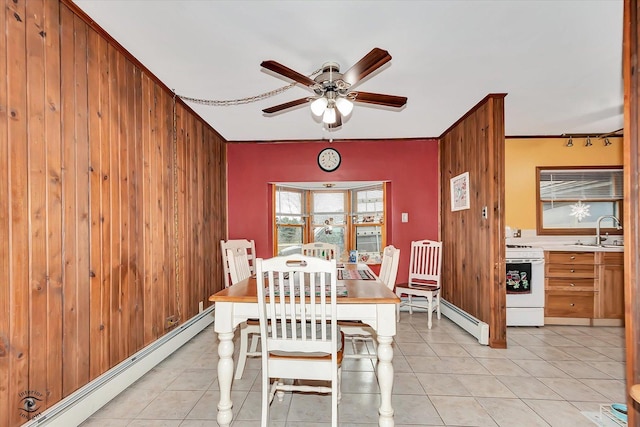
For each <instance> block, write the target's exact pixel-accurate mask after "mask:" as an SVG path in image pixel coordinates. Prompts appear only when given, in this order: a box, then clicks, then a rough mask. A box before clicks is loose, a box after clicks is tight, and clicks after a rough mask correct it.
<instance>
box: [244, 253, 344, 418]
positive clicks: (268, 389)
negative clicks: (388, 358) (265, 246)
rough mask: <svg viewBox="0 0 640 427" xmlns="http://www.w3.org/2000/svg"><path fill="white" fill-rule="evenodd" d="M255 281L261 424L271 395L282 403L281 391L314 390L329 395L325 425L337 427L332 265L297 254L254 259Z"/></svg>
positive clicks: (338, 348) (337, 338)
mask: <svg viewBox="0 0 640 427" xmlns="http://www.w3.org/2000/svg"><path fill="white" fill-rule="evenodd" d="M256 278H257V288H258V289H257V291H258V292H257V293H258V313H259V315H260V336H261V349H262V418H261V420H262V422H261V425H262V426H263V427H266V426H267V425H268V423H269V407H270V406H271V402H272V401H273V397H274V395H277V396H278V400H279V401H282V400H283V398H284V392H285V391H302V392H310V391H315V392H319V393H331V425H332V426H337V425H338V401H339V398H340V395H339V393H340V376H341V371H340V369H341V368H340V367H341V364H342V347H343V344H344V337H343V335H342V333H341V332H340V329H339V328H338V324H337V322H336V318H337V306H336V299H337V291H336V284H337V269H336V261H335V260H323V259H319V258H315V257H308V256H304V255H297V254H294V255H288V256H279V257H275V258H270V259H266V260H263V259H261V258H258V259H257V260H256ZM272 378H273V379H274V382H273V384H271V379H272ZM285 379H286V380H287V381H285ZM303 380H309V381H330V386H326V385H313V384H314V383H311V384H307V385H305V384H304V381H303Z"/></svg>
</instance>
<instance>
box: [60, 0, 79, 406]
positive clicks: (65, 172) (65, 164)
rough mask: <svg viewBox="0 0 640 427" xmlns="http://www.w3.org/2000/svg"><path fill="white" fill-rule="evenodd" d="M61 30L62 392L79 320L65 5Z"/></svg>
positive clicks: (73, 359) (71, 380)
mask: <svg viewBox="0 0 640 427" xmlns="http://www.w3.org/2000/svg"><path fill="white" fill-rule="evenodd" d="M60 21H61V34H60V40H61V41H60V54H61V66H62V67H61V87H62V98H61V102H62V104H61V114H62V117H61V118H62V123H63V124H62V204H63V212H62V228H63V229H64V230H65V232H64V233H63V241H62V245H63V246H62V250H63V260H64V264H63V280H62V301H63V305H62V308H63V315H62V326H63V335H62V347H63V348H62V351H63V353H62V354H63V360H62V362H63V366H64V369H63V378H62V392H63V396H68V395H69V394H71V392H73V391H74V390H75V389H77V388H78V384H79V382H78V366H77V363H78V355H77V352H76V351H77V338H78V329H77V328H78V321H77V313H78V312H77V308H78V307H77V299H76V297H77V289H76V285H77V283H78V274H77V268H78V265H77V257H76V256H77V252H76V251H77V248H76V243H77V240H76V233H77V231H78V230H77V224H78V218H77V212H76V200H75V197H76V196H77V194H76V191H75V182H74V178H75V176H76V151H75V143H74V142H75V136H74V132H75V129H74V126H75V113H76V111H75V106H74V97H75V89H74V87H75V80H74V62H75V58H74V26H73V21H74V15H73V13H71V11H69V10H68V9H66V8H62V9H61V10H60Z"/></svg>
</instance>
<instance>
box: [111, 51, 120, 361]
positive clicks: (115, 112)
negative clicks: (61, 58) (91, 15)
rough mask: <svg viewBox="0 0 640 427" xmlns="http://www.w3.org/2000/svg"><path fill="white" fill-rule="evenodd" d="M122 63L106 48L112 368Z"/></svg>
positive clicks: (116, 337)
mask: <svg viewBox="0 0 640 427" xmlns="http://www.w3.org/2000/svg"><path fill="white" fill-rule="evenodd" d="M120 61H123V59H122V57H121V55H120V53H119V52H118V51H117V50H116V49H115V48H114V47H112V46H111V45H110V46H109V75H110V78H111V81H110V86H109V110H110V111H109V113H110V114H109V126H110V130H109V134H110V145H109V149H108V153H109V164H110V172H111V174H110V175H109V191H110V197H109V199H110V203H111V209H110V216H111V224H112V227H111V230H110V231H111V236H110V238H111V260H110V262H111V264H110V265H109V267H108V268H109V270H110V271H111V283H110V289H111V296H110V298H111V313H110V316H109V317H110V321H109V326H110V336H109V344H110V345H109V347H110V349H109V350H110V356H109V359H110V365H111V366H114V365H116V364H117V363H118V362H120V361H121V360H122V358H123V357H124V356H123V354H122V350H123V348H122V318H121V317H122V302H121V286H122V285H121V282H122V280H121V279H122V277H121V275H120V260H121V258H120V256H121V250H120V248H121V245H122V244H121V240H120V236H121V233H122V228H121V227H122V222H121V212H120V142H121V141H120V138H121V135H120V114H121V113H120V88H119V85H120V84H121V83H120V82H121V78H122V77H121V74H120V73H119V62H120Z"/></svg>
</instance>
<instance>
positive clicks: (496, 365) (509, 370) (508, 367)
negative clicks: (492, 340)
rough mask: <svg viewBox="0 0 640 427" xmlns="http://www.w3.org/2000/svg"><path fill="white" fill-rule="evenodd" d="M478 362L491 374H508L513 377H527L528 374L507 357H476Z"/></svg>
mask: <svg viewBox="0 0 640 427" xmlns="http://www.w3.org/2000/svg"><path fill="white" fill-rule="evenodd" d="M477 360H478V363H480V364H481V365H482V366H484V367H485V369H486V370H487V371H489V372H490V373H491V374H493V375H508V376H514V377H528V376H530V374H529V373H528V372H527V371H525V370H524V369H522V368H521V367H520V366H518V365H517V364H515V363H514V362H513V361H512V360H509V359H485V358H478V359H477Z"/></svg>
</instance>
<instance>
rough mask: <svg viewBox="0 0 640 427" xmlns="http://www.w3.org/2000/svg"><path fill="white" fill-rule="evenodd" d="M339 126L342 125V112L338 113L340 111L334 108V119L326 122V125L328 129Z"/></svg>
mask: <svg viewBox="0 0 640 427" xmlns="http://www.w3.org/2000/svg"><path fill="white" fill-rule="evenodd" d="M340 126H342V114H340V111H338V109H337V108H336V121H335V122H333V123H329V124H327V127H328V128H329V129H335V128H339V127H340Z"/></svg>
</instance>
